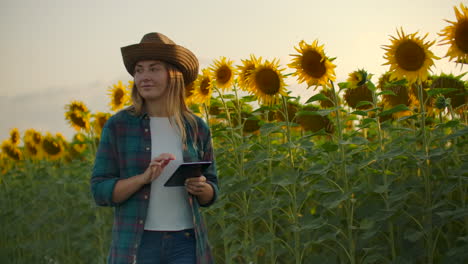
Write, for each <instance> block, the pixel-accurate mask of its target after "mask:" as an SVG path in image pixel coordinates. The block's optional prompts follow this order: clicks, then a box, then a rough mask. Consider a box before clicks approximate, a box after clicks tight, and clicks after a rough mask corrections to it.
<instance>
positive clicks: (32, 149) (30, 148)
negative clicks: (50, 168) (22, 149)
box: [25, 142, 38, 156]
mask: <svg viewBox="0 0 468 264" xmlns="http://www.w3.org/2000/svg"><path fill="white" fill-rule="evenodd" d="M25 146H26V148H27V149H28V151H29V153H31V155H33V156H36V155H37V152H38V151H37V148H36V146H34V145H33V144H31V143H29V142H28V143H26V144H25Z"/></svg>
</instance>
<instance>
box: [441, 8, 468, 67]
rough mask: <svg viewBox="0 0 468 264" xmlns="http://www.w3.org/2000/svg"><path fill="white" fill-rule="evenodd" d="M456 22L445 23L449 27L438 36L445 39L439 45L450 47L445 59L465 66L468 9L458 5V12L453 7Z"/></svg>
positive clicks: (467, 48)
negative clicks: (447, 58)
mask: <svg viewBox="0 0 468 264" xmlns="http://www.w3.org/2000/svg"><path fill="white" fill-rule="evenodd" d="M453 9H454V11H455V15H456V17H457V21H456V22H453V21H448V20H445V21H447V22H448V23H450V24H451V25H449V26H447V27H445V28H444V29H443V30H442V33H439V36H441V37H445V38H444V39H443V40H442V41H441V43H440V45H446V44H448V45H450V48H449V50H448V51H447V54H446V55H445V57H449V60H450V61H451V60H453V59H455V61H457V62H460V63H464V64H466V63H467V61H468V8H467V7H466V6H465V5H463V4H460V10H458V9H457V7H456V6H454V7H453Z"/></svg>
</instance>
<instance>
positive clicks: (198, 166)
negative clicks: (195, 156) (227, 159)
mask: <svg viewBox="0 0 468 264" xmlns="http://www.w3.org/2000/svg"><path fill="white" fill-rule="evenodd" d="M210 165H211V161H199V162H184V163H182V164H180V166H179V167H178V168H177V170H176V171H175V172H174V174H172V176H171V177H170V178H169V180H167V182H166V183H165V184H164V186H167V187H175V186H184V183H185V180H186V179H187V178H192V177H200V176H201V175H202V172H203V171H204V170H205V169H206V168H207V167H208V166H210Z"/></svg>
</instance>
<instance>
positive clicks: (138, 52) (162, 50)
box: [120, 32, 198, 85]
mask: <svg viewBox="0 0 468 264" xmlns="http://www.w3.org/2000/svg"><path fill="white" fill-rule="evenodd" d="M120 50H121V51H122V58H123V61H124V64H125V68H127V71H128V73H130V75H132V76H133V74H134V71H135V64H136V63H137V62H138V61H142V60H161V61H165V62H167V63H170V64H172V65H174V66H176V67H177V68H178V69H179V70H180V71H181V72H182V74H183V75H184V82H185V85H189V84H190V83H192V82H193V81H194V80H195V79H196V78H197V75H198V59H197V57H195V55H194V54H193V53H192V52H191V51H190V50H188V49H186V48H184V47H182V46H179V45H177V44H175V43H174V41H172V40H171V39H170V38H168V37H166V36H165V35H163V34H161V33H157V32H153V33H148V34H146V35H144V36H143V38H142V39H141V41H140V43H138V44H133V45H130V46H126V47H122V48H121V49H120Z"/></svg>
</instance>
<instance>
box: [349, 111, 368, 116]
mask: <svg viewBox="0 0 468 264" xmlns="http://www.w3.org/2000/svg"><path fill="white" fill-rule="evenodd" d="M351 114H353V115H360V116H367V112H365V111H361V110H356V111H353V112H352V113H351Z"/></svg>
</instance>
